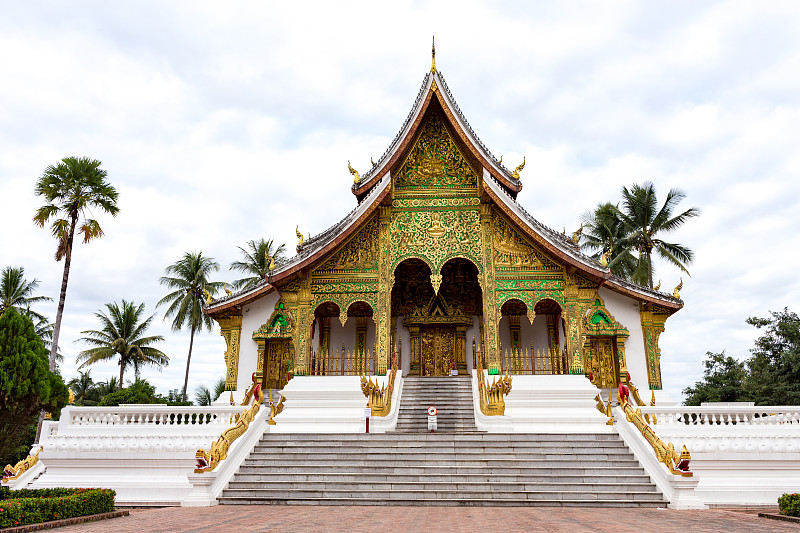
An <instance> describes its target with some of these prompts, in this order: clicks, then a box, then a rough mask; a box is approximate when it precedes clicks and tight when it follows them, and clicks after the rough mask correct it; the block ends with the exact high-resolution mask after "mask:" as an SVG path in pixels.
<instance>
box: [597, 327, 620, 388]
mask: <svg viewBox="0 0 800 533" xmlns="http://www.w3.org/2000/svg"><path fill="white" fill-rule="evenodd" d="M591 349H592V372H593V373H594V383H595V385H597V386H598V387H600V388H601V389H608V388H613V387H616V386H617V385H618V384H619V365H618V364H617V357H616V354H615V353H614V339H613V337H596V338H593V339H592V340H591Z"/></svg>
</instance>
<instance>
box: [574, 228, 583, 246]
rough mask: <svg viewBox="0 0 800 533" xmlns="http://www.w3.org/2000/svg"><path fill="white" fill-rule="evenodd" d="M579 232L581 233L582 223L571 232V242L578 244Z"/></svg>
mask: <svg viewBox="0 0 800 533" xmlns="http://www.w3.org/2000/svg"><path fill="white" fill-rule="evenodd" d="M581 233H583V224H581V227H580V228H578V229H577V230H575V231H574V232H573V233H572V242H574V243H575V244H578V242H580V240H581Z"/></svg>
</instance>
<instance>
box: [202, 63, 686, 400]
mask: <svg viewBox="0 0 800 533" xmlns="http://www.w3.org/2000/svg"><path fill="white" fill-rule="evenodd" d="M434 57H435V56H434ZM501 159H502V158H501ZM524 166H525V162H524V160H523V161H522V164H520V165H519V166H518V167H516V168H515V170H513V171H510V170H509V169H508V168H506V167H505V166H504V165H503V163H502V161H501V160H498V159H497V158H496V157H495V156H493V155H492V153H491V152H490V151H489V150H488V148H487V147H486V146H485V145H484V144H483V143H482V142H481V140H480V139H479V138H478V136H477V135H476V133H475V132H474V131H473V130H472V128H471V127H470V125H469V123H468V122H467V120H466V118H465V117H464V115H463V113H462V112H461V110H460V109H459V107H458V104H457V103H456V101H455V99H454V97H453V95H452V93H451V92H450V89H449V88H448V86H447V83H446V82H445V80H444V77H443V76H442V74H441V73H440V72H439V71H438V70H437V69H436V66H435V61H434V62H433V63H432V67H431V70H430V72H429V73H427V74H426V75H425V78H424V80H423V82H422V86H421V87H420V90H419V94H418V95H417V98H416V101H415V102H414V105H413V107H412V109H411V112H410V113H409V115H408V117H407V118H406V120H405V122H404V123H403V125H402V127H401V128H400V131H399V133H398V134H397V136H396V137H395V138H394V140H393V141H392V143H391V145H390V146H389V148H388V149H387V150H386V152H385V153H384V154H383V156H382V157H381V158H380V159H379V160H378V161H377V162H375V163H374V165H373V166H372V168H370V169H369V170H368V171H367V172H365V173H364V174H363V175H360V174H359V173H358V172H357V171H356V170H355V169H353V168H352V167H350V171H351V173H352V174H353V175H354V178H355V179H354V183H353V185H352V193H353V196H354V197H355V204H356V205H355V207H354V208H353V209H352V211H350V212H349V213H348V214H347V215H345V216H344V218H342V219H341V221H339V222H338V223H336V224H334V225H333V226H332V227H330V228H329V229H327V230H325V231H324V232H322V233H320V234H319V235H317V236H315V237H310V238H307V239H305V238H303V236H302V234H300V232H299V230H298V231H297V233H298V237H299V243H298V245H297V254H296V255H295V256H294V257H293V258H291V259H290V260H288V261H287V262H285V263H283V264H279V265H277V266H275V267H274V268H273V270H271V271H270V272H269V275H268V276H267V279H265V280H263V281H262V282H261V283H260V284H258V285H257V286H255V287H253V288H251V289H248V290H245V291H242V292H239V293H235V294H232V295H229V296H227V297H223V298H221V299H217V300H214V301H213V302H210V303H209V305H208V307H207V310H206V312H207V313H208V315H209V316H211V317H212V318H214V319H215V320H216V321H217V322H218V323H219V324H220V326H221V330H222V335H223V336H224V338H225V340H226V343H227V350H226V352H225V364H226V367H227V378H226V387H227V389H228V390H231V391H244V390H245V389H246V388H247V387H248V386H249V385H250V383H251V376H252V375H253V373H255V375H256V377H257V379H258V380H259V381H260V382H261V383H262V386H263V387H264V388H265V389H282V388H283V387H284V385H285V384H286V382H287V379H290V378H291V377H292V376H303V375H320V376H334V375H357V374H367V375H385V374H386V372H387V369H388V368H390V367H391V366H392V362H393V361H394V362H395V363H396V365H397V367H398V369H399V370H401V371H402V375H403V376H409V375H410V376H437V375H449V374H450V373H451V372H453V371H457V372H458V373H459V374H467V373H470V372H471V370H472V369H473V368H475V367H476V365H481V366H483V367H484V368H486V369H487V370H488V373H489V374H490V375H491V374H506V373H508V374H512V375H518V374H523V375H524V374H534V375H541V374H584V375H586V376H587V377H588V378H589V379H590V380H591V382H592V383H593V384H595V385H596V386H597V387H599V388H609V387H615V386H616V385H617V384H618V383H619V382H622V383H628V382H630V381H632V382H633V383H635V384H636V385H638V386H639V387H640V388H641V389H643V390H648V392H649V390H660V389H661V354H660V350H659V347H658V338H659V335H660V333H661V332H663V331H664V323H665V321H666V319H667V318H668V317H669V316H670V315H671V314H672V313H674V312H676V311H677V310H679V309H680V308H681V307H682V305H683V302H682V301H681V300H680V299H679V294H678V292H677V290H676V291H675V294H674V295H669V294H664V293H661V292H658V291H653V290H650V289H647V288H643V287H640V286H638V285H635V284H633V283H630V282H628V281H626V280H624V279H620V278H619V277H616V276H614V275H612V274H611V272H610V270H609V268H608V267H607V266H605V265H604V264H602V263H605V261H602V260H601V262H598V261H596V260H594V259H592V258H590V257H588V256H587V255H585V254H583V253H582V252H581V250H580V248H579V246H578V244H577V241H578V236H577V235H575V234H573V235H566V234H563V233H559V232H557V231H554V230H552V229H550V228H548V227H547V226H545V225H544V224H542V223H541V222H539V221H538V220H536V219H535V218H534V217H533V216H531V215H530V214H529V213H528V212H527V211H526V210H525V209H524V208H523V207H522V206H521V205H520V204H519V203H518V202H517V195H518V194H519V192H520V190H521V189H522V181H521V179H520V172H521V171H522V169H523V167H524ZM479 352H480V354H481V356H480V358H479V357H478V353H479ZM479 359H480V360H479ZM648 396H649V394H648Z"/></svg>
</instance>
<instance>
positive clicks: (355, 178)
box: [347, 161, 361, 183]
mask: <svg viewBox="0 0 800 533" xmlns="http://www.w3.org/2000/svg"><path fill="white" fill-rule="evenodd" d="M347 170H349V171H350V174H352V175H353V183H358V182H359V181H361V174H359V173H358V170H356V169H354V168H353V167H352V166H350V161H348V162H347Z"/></svg>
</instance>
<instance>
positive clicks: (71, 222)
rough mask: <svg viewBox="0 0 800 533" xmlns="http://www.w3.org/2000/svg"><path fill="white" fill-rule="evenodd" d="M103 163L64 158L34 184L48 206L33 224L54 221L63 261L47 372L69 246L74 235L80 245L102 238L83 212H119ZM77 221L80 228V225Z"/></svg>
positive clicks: (55, 339) (52, 357) (64, 294)
mask: <svg viewBox="0 0 800 533" xmlns="http://www.w3.org/2000/svg"><path fill="white" fill-rule="evenodd" d="M101 164H102V163H101V162H100V161H97V160H96V159H90V158H88V157H80V158H78V157H65V158H64V159H62V160H61V161H60V162H59V163H58V164H57V165H55V166H53V165H50V166H49V167H47V168H46V169H45V171H44V174H42V175H41V176H40V177H39V179H38V180H37V181H36V187H35V189H34V192H35V193H36V195H37V196H43V197H44V199H45V200H46V201H47V204H45V205H43V206H42V207H40V208H39V209H38V210H37V211H36V215H35V216H34V217H33V221H34V223H35V224H36V225H37V226H39V227H44V225H45V224H46V223H47V222H48V221H49V220H50V219H52V218H54V217H55V220H53V222H52V224H51V225H50V230H51V232H52V234H53V237H55V238H56V239H57V240H58V247H57V248H56V261H61V260H62V259H64V275H63V277H62V279H61V294H60V296H59V299H58V311H57V312H56V323H55V327H54V329H53V343H52V346H51V347H50V370H53V369H55V364H56V349H57V348H58V337H59V333H60V332H61V318H62V317H63V315H64V301H65V300H66V298H67V281H68V280H69V268H70V264H71V263H72V245H73V239H74V238H75V231H76V230H77V232H78V233H80V234H83V242H84V243H88V242H89V241H91V240H92V239H97V238H100V237H102V236H103V230H102V228H101V227H100V224H99V223H98V222H97V220H95V219H92V218H87V217H86V211H87V210H89V211H91V210H92V209H99V210H100V211H104V212H106V213H108V214H110V215H111V216H116V215H117V213H118V212H119V208H118V207H117V199H118V197H119V194H118V193H117V190H116V189H115V188H114V187H113V186H111V185H110V184H109V183H108V182H107V181H106V175H107V174H106V171H105V170H103V169H101V168H100V165H101ZM79 219H80V224H79Z"/></svg>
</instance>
